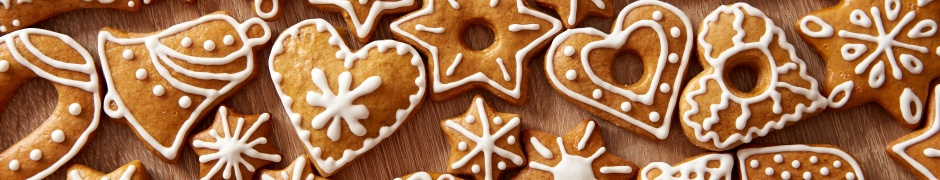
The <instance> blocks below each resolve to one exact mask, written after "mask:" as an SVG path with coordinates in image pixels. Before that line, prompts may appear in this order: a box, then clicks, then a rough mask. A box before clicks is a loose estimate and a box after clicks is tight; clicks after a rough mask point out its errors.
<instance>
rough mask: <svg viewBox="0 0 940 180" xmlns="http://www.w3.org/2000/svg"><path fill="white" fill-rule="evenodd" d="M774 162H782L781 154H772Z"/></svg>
mask: <svg viewBox="0 0 940 180" xmlns="http://www.w3.org/2000/svg"><path fill="white" fill-rule="evenodd" d="M774 162H775V163H777V164H780V163H783V155H780V154H776V155H774Z"/></svg>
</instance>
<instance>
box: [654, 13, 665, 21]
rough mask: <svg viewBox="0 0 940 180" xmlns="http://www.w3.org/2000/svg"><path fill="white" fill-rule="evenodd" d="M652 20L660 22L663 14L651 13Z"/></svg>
mask: <svg viewBox="0 0 940 180" xmlns="http://www.w3.org/2000/svg"><path fill="white" fill-rule="evenodd" d="M653 19H654V20H657V21H659V20H662V19H663V12H659V11H656V12H653Z"/></svg>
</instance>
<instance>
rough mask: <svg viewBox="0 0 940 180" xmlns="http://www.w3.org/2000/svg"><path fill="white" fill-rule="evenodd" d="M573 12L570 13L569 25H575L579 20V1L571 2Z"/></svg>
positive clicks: (573, 0)
mask: <svg viewBox="0 0 940 180" xmlns="http://www.w3.org/2000/svg"><path fill="white" fill-rule="evenodd" d="M569 9H571V12H568V25H574V22H575V21H576V20H577V19H576V17H577V15H578V13H577V12H578V0H571V7H569Z"/></svg>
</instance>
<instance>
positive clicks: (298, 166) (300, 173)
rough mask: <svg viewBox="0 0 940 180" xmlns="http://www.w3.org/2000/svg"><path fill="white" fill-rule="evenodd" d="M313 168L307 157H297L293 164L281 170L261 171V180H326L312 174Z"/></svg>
mask: <svg viewBox="0 0 940 180" xmlns="http://www.w3.org/2000/svg"><path fill="white" fill-rule="evenodd" d="M313 172H314V171H313V168H312V166H311V165H310V161H309V160H307V157H304V156H300V157H297V159H296V160H294V162H291V163H290V165H288V166H287V167H285V168H284V169H281V170H270V169H262V170H261V180H326V178H322V177H320V176H317V175H315V174H313Z"/></svg>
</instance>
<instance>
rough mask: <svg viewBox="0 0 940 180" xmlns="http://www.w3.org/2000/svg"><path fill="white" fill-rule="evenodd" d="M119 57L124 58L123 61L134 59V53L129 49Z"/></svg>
mask: <svg viewBox="0 0 940 180" xmlns="http://www.w3.org/2000/svg"><path fill="white" fill-rule="evenodd" d="M121 56H122V57H124V59H126V60H131V59H134V51H131V50H130V49H125V50H124V52H123V53H122V54H121Z"/></svg>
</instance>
